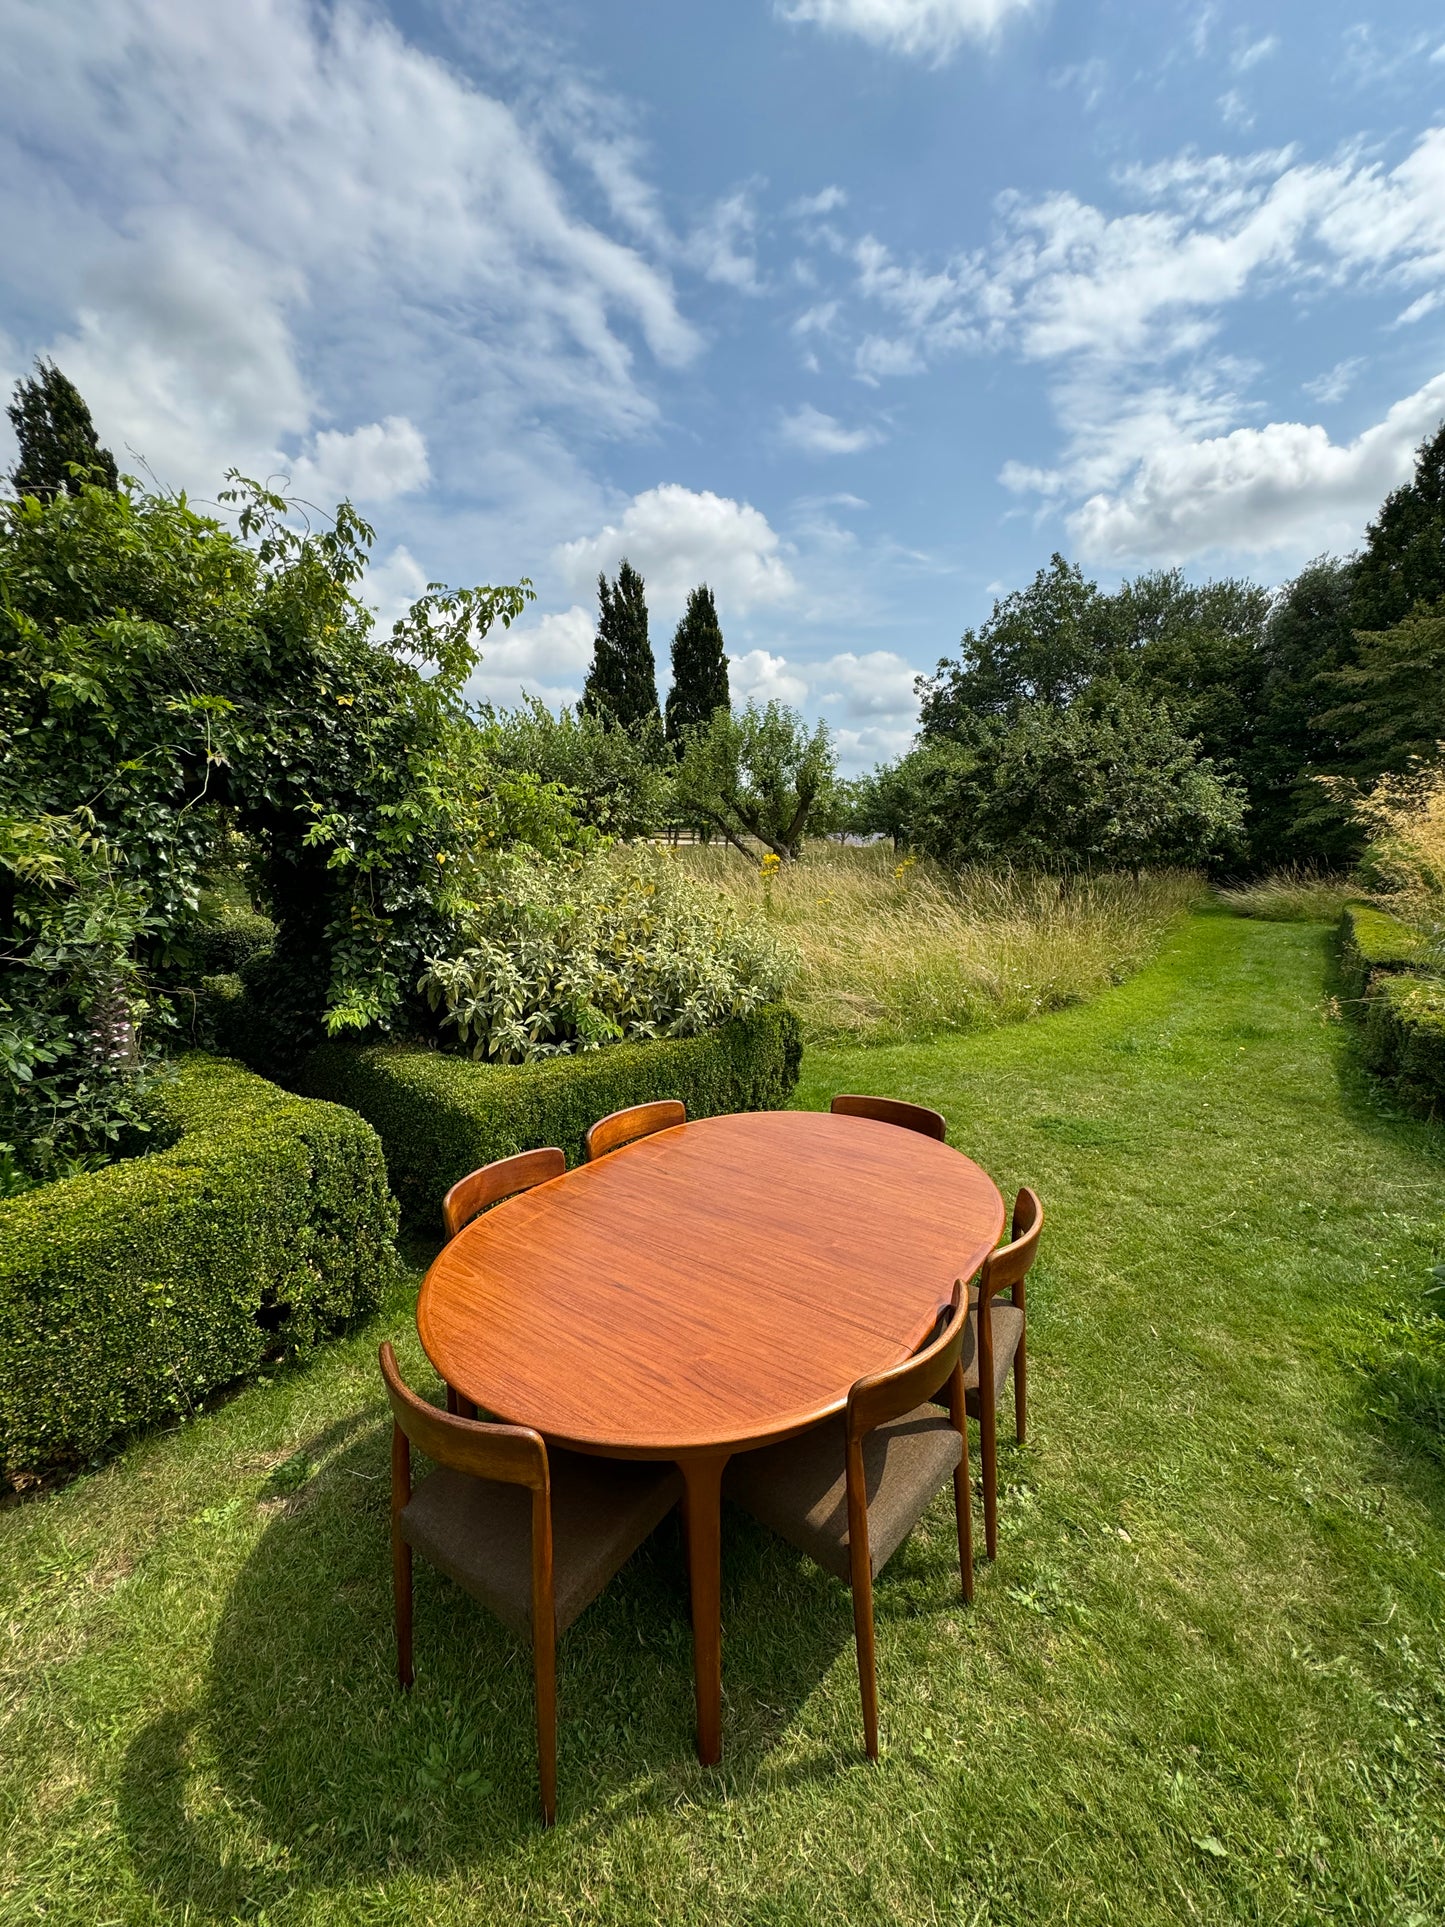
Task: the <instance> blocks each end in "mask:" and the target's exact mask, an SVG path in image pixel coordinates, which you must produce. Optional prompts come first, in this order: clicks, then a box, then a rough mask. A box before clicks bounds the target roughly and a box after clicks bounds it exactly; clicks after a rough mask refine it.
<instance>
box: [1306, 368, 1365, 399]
mask: <svg viewBox="0 0 1445 1927" xmlns="http://www.w3.org/2000/svg"><path fill="white" fill-rule="evenodd" d="M1364 365H1365V358H1364V356H1363V355H1349V356H1347V357H1346V359H1345V360H1344V361H1337V362H1336V363H1335V365H1334V367H1333V368H1327V369H1326V370H1325V372H1324V373H1323V374H1322V375H1316V376H1315V378H1314V380H1313V381H1307V382H1303V383H1302V384H1301V386H1302V387H1303V389H1304V392H1305V393H1306V394H1307V395H1309V396H1311V397H1312V398H1313V399H1314V400H1315V401H1319V402H1323V403H1324V404H1325V406H1326V407H1327V408H1328V407H1329V406H1330V405H1331V404H1332V403H1333V402H1337V401H1343V400H1344V398H1345V396H1346V395H1347V394H1348V393H1349V392H1350V390H1351V389H1352V388H1353V387H1354V385H1355V381H1356V379H1357V377H1358V376H1359V373H1360V370H1361V369H1362V368H1363V367H1364Z"/></svg>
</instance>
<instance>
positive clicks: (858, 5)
mask: <svg viewBox="0 0 1445 1927" xmlns="http://www.w3.org/2000/svg"><path fill="white" fill-rule="evenodd" d="M1033 5H1034V0H777V9H778V12H779V13H780V14H781V15H782V17H783V18H784V19H785V20H807V21H811V22H812V23H813V24H814V25H815V26H819V27H822V28H824V29H825V30H829V31H832V32H834V33H850V34H856V35H857V36H858V38H859V39H860V40H866V41H868V42H870V43H871V44H872V45H873V46H875V47H887V48H888V49H889V50H890V52H893V53H901V54H922V55H925V56H928V57H930V58H932V59H934V60H946V59H947V58H948V56H949V55H950V54H951V53H953V52H955V51H956V49H957V48H958V47H959V46H960V45H961V44H962V42H963V41H965V40H991V39H993V37H994V36H995V35H996V34H997V32H998V30H999V28H1000V27H1001V26H1002V25H1003V24H1004V22H1005V21H1006V20H1009V19H1011V18H1012V17H1013V16H1014V15H1015V14H1022V13H1031V12H1032V11H1033Z"/></svg>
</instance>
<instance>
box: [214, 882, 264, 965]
mask: <svg viewBox="0 0 1445 1927" xmlns="http://www.w3.org/2000/svg"><path fill="white" fill-rule="evenodd" d="M201 907H202V909H203V910H204V911H205V912H206V913H207V916H208V919H209V921H208V922H207V923H206V924H205V925H204V927H203V928H202V930H201V931H200V933H199V936H198V939H197V943H196V947H197V949H198V950H199V952H200V959H201V967H202V969H203V971H205V973H206V974H207V975H208V976H221V975H224V974H227V973H229V972H233V971H237V970H239V969H240V968H241V965H242V964H243V963H245V961H246V960H247V958H248V957H254V956H256V955H257V954H258V953H259V952H261V951H265V950H271V949H274V947H275V944H276V926H275V924H274V923H272V921H271V919H270V918H269V917H263V916H262V915H261V914H260V912H259V911H257V910H252V909H251V908H250V906H249V905H248V904H244V903H237V902H235V901H233V900H232V899H231V898H229V897H223V896H220V895H216V894H212V893H207V895H206V896H204V897H203V898H202V903H201Z"/></svg>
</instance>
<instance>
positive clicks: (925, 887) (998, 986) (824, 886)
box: [676, 843, 1203, 1043]
mask: <svg viewBox="0 0 1445 1927" xmlns="http://www.w3.org/2000/svg"><path fill="white" fill-rule="evenodd" d="M676 860H677V861H678V863H680V864H683V865H686V866H687V868H688V869H689V870H691V871H692V873H693V874H694V875H696V876H697V877H698V878H699V879H701V880H705V881H707V882H708V883H710V884H712V885H714V886H715V887H716V888H717V889H718V890H720V891H722V892H723V894H724V895H726V896H728V897H730V898H732V900H733V901H734V903H735V905H736V907H737V908H738V910H739V911H740V912H742V913H744V914H746V915H755V914H757V913H758V912H759V911H761V912H762V914H763V915H764V916H765V917H766V919H767V921H768V923H769V924H770V926H771V927H772V928H773V929H774V930H775V931H776V932H777V934H778V935H779V936H780V937H781V938H782V939H783V940H784V941H785V942H786V943H787V944H788V945H790V946H791V948H792V949H793V951H794V952H795V955H796V962H795V964H794V967H793V972H792V976H791V980H790V982H789V986H788V991H787V996H788V1000H789V1002H790V1003H791V1004H792V1005H793V1007H794V1009H795V1010H797V1011H798V1013H799V1015H800V1017H801V1018H802V1021H803V1026H804V1030H805V1032H806V1034H807V1035H808V1036H809V1037H810V1038H811V1039H813V1040H814V1041H818V1042H822V1041H826V1040H835V1041H836V1040H841V1039H852V1040H855V1041H857V1042H869V1043H872V1042H879V1043H882V1042H889V1041H895V1040H900V1039H903V1038H907V1037H918V1036H927V1035H932V1034H935V1033H937V1032H939V1031H949V1030H972V1029H976V1028H978V1027H980V1026H983V1025H987V1024H998V1023H1007V1022H1010V1021H1012V1020H1014V1019H1017V1018H1021V1017H1032V1016H1035V1015H1037V1014H1038V1013H1039V1012H1040V1011H1045V1010H1057V1009H1058V1008H1060V1007H1061V1006H1062V1005H1065V1004H1074V1003H1079V1002H1081V1001H1082V1000H1083V999H1085V998H1087V997H1091V996H1093V995H1095V994H1096V993H1097V992H1098V991H1100V990H1103V989H1105V988H1107V986H1108V985H1110V984H1116V983H1119V982H1121V981H1122V979H1123V978H1125V977H1127V976H1128V975H1129V974H1130V973H1131V972H1132V971H1134V970H1137V969H1138V968H1139V967H1140V965H1141V964H1144V963H1146V962H1147V961H1148V960H1149V958H1150V957H1151V956H1153V954H1154V953H1155V951H1156V950H1157V949H1158V947H1159V945H1160V943H1161V941H1162V940H1163V937H1164V933H1165V931H1166V930H1167V928H1168V926H1169V924H1170V922H1171V920H1172V919H1173V918H1174V917H1175V916H1176V915H1178V913H1179V912H1180V911H1181V910H1183V909H1184V908H1186V907H1187V906H1188V905H1189V904H1190V903H1191V902H1194V901H1196V900H1197V899H1198V898H1199V897H1200V896H1201V894H1202V893H1203V885H1202V882H1201V880H1200V878H1199V877H1197V876H1195V875H1193V874H1191V873H1189V872H1184V871H1171V872H1163V873H1159V874H1155V875H1147V876H1142V877H1135V876H1128V875H1104V876H1096V877H1083V878H1075V879H1072V880H1069V881H1067V882H1066V881H1063V880H1061V879H1059V878H1057V877H1040V876H1025V875H1018V874H1014V873H1012V872H1009V871H993V870H973V871H967V872H965V873H964V874H962V875H960V876H952V875H949V874H948V873H946V872H944V871H942V870H940V869H938V868H936V867H935V866H934V865H932V864H929V863H926V862H922V861H913V860H904V861H901V862H900V861H899V859H897V858H896V857H895V856H894V854H893V852H892V851H891V850H890V849H889V848H888V847H887V846H886V845H877V844H875V845H872V846H870V847H867V848H863V849H856V848H842V847H839V846H838V845H836V844H826V843H816V844H813V845H810V846H809V848H808V849H807V851H806V852H805V854H804V855H803V856H802V857H800V858H799V859H798V861H797V862H796V863H789V864H784V865H783V866H782V868H781V869H779V870H777V871H776V872H775V873H774V874H772V875H771V876H768V875H765V874H763V871H762V868H761V866H760V865H759V864H756V863H749V862H747V861H745V860H744V859H743V858H742V857H741V856H740V855H739V854H738V853H737V852H736V851H735V850H731V849H728V848H726V847H725V846H720V845H716V844H714V845H710V846H708V847H701V846H696V845H694V846H691V847H686V848H683V849H681V850H679V851H678V852H677V858H676Z"/></svg>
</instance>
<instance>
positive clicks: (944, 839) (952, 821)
mask: <svg viewBox="0 0 1445 1927" xmlns="http://www.w3.org/2000/svg"><path fill="white" fill-rule="evenodd" d="M897 780H898V782H899V783H900V784H901V785H903V786H906V787H907V788H908V789H911V790H912V792H913V804H912V813H911V822H910V826H909V830H910V835H909V840H910V841H911V842H912V843H913V844H914V845H915V847H917V848H918V849H920V850H921V851H922V852H923V853H924V854H925V855H928V856H933V857H936V858H937V859H938V860H939V861H940V862H942V863H946V864H950V865H953V866H961V865H963V864H970V863H994V862H1007V863H1017V864H1020V865H1023V866H1027V867H1030V868H1038V869H1060V868H1063V869H1068V868H1074V867H1083V866H1092V865H1100V866H1106V867H1120V866H1136V865H1142V864H1154V863H1198V862H1202V861H1204V860H1205V859H1206V858H1208V857H1211V856H1213V855H1216V854H1219V853H1221V852H1226V851H1229V850H1231V849H1232V848H1233V847H1235V846H1236V845H1237V843H1238V840H1239V836H1240V833H1241V829H1242V826H1243V820H1244V794H1243V791H1242V789H1241V787H1240V786H1239V784H1238V783H1237V782H1236V781H1235V780H1234V779H1232V778H1231V777H1229V776H1225V775H1221V774H1220V772H1218V771H1217V770H1216V769H1215V768H1214V766H1213V765H1212V764H1211V762H1210V761H1209V759H1208V758H1207V757H1204V756H1202V755H1201V754H1200V752H1199V748H1198V745H1197V744H1196V743H1194V742H1191V741H1189V740H1188V739H1186V738H1185V737H1183V736H1182V735H1181V734H1180V733H1179V731H1178V730H1177V728H1176V727H1175V726H1174V724H1173V722H1172V721H1171V720H1170V718H1169V716H1168V713H1167V711H1166V710H1164V709H1163V708H1162V707H1161V706H1160V705H1158V704H1156V703H1152V702H1150V701H1149V700H1148V699H1147V698H1146V697H1145V696H1144V695H1143V694H1142V693H1141V692H1140V691H1139V690H1137V689H1131V688H1129V687H1127V686H1121V685H1114V686H1113V687H1112V688H1111V687H1109V686H1108V685H1105V684H1100V685H1098V686H1097V687H1096V688H1095V689H1094V690H1092V691H1090V692H1089V694H1088V695H1087V697H1085V698H1084V699H1082V700H1080V701H1078V702H1075V703H1072V704H1067V705H1065V704H1060V703H1046V702H1028V703H1024V704H1021V705H1020V706H1019V707H1018V708H1017V710H1016V711H1015V712H1014V714H1013V715H1012V716H1011V717H1000V716H989V717H981V718H975V719H974V720H973V721H972V722H971V723H969V724H967V725H966V726H965V727H963V728H961V729H960V730H958V731H956V732H955V733H954V734H953V735H952V736H950V737H948V738H946V739H935V740H932V741H928V742H925V743H923V744H922V745H921V746H920V748H919V749H918V750H916V751H915V752H914V753H913V755H912V756H911V757H909V758H906V759H905V762H904V766H903V768H902V770H901V771H900V773H899V777H898V779H897Z"/></svg>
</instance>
